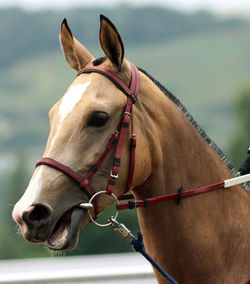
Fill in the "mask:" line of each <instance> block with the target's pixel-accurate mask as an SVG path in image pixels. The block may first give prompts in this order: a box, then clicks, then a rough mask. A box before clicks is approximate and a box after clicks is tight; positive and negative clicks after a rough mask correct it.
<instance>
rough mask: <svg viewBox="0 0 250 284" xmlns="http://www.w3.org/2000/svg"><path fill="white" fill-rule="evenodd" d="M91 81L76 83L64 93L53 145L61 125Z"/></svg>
mask: <svg viewBox="0 0 250 284" xmlns="http://www.w3.org/2000/svg"><path fill="white" fill-rule="evenodd" d="M89 84H90V82H86V83H84V84H81V85H76V86H73V87H71V88H70V89H69V90H68V91H67V93H66V94H65V95H64V97H63V100H62V102H61V104H60V107H59V121H58V125H57V130H56V133H55V135H54V137H53V139H52V141H51V146H52V145H53V144H54V142H55V140H56V136H57V134H58V133H59V131H60V127H61V125H62V123H63V121H64V119H65V118H66V117H67V115H68V114H69V113H70V112H71V111H72V110H73V109H74V107H75V106H76V104H77V103H78V102H79V101H80V100H81V98H82V96H83V94H84V92H85V91H86V89H87V87H88V86H89Z"/></svg>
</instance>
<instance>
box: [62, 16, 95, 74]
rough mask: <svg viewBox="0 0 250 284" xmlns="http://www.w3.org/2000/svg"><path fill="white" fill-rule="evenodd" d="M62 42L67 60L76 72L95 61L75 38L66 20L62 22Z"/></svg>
mask: <svg viewBox="0 0 250 284" xmlns="http://www.w3.org/2000/svg"><path fill="white" fill-rule="evenodd" d="M60 41H61V46H62V50H63V52H64V55H65V57H66V60H67V61H68V63H69V65H70V66H71V67H72V68H73V69H75V70H76V71H79V70H80V69H82V68H84V67H85V66H86V65H87V64H88V63H89V62H90V61H92V60H93V59H94V57H93V56H92V55H91V53H90V52H89V51H88V50H87V49H86V48H85V47H84V46H83V45H82V44H81V43H80V42H79V41H78V40H77V39H76V38H75V37H73V35H72V33H71V31H70V29H69V26H68V23H67V20H66V19H64V20H63V22H62V26H61V34H60Z"/></svg>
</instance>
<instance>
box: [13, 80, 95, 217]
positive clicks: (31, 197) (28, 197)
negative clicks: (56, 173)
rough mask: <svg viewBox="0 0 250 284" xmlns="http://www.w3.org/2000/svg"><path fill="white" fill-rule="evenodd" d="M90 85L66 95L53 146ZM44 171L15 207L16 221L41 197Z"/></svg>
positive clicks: (77, 86) (35, 177) (32, 180)
mask: <svg viewBox="0 0 250 284" xmlns="http://www.w3.org/2000/svg"><path fill="white" fill-rule="evenodd" d="M89 84H90V82H86V83H84V84H80V85H75V86H72V87H71V88H70V89H69V90H68V91H67V92H66V94H65V95H64V97H63V99H62V102H61V104H60V107H59V121H58V125H57V130H56V133H55V135H54V137H53V139H52V142H51V146H52V145H53V144H54V142H55V139H56V136H57V134H58V133H59V130H60V127H61V125H62V123H63V121H64V119H65V118H66V117H67V115H68V114H69V113H70V112H71V111H72V110H73V109H74V107H75V106H76V104H77V103H78V102H79V101H80V100H81V98H82V96H83V94H84V92H85V91H86V89H87V87H88V86H89ZM43 169H44V168H43V167H39V169H38V170H37V172H36V174H35V175H34V176H33V177H32V179H31V181H30V183H29V186H28V188H27V189H26V191H25V193H24V195H23V196H22V198H21V199H20V200H19V201H18V203H17V204H16V205H15V208H14V210H13V217H14V219H16V220H17V218H18V217H20V216H22V213H23V212H24V211H25V210H26V209H27V208H28V207H29V206H31V205H32V204H33V203H34V201H35V200H36V198H38V197H39V195H40V192H41V190H42V186H43V178H44V177H43Z"/></svg>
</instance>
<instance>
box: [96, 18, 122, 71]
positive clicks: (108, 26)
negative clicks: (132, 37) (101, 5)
mask: <svg viewBox="0 0 250 284" xmlns="http://www.w3.org/2000/svg"><path fill="white" fill-rule="evenodd" d="M100 20H101V26H100V33H99V40H100V45H101V48H102V50H103V52H104V53H105V54H106V56H107V57H108V58H109V60H110V61H111V62H112V63H113V64H114V65H115V66H116V67H117V68H118V69H119V70H120V68H121V66H122V62H123V59H124V47H123V43H122V40H121V37H120V35H119V33H118V31H117V29H116V27H115V26H114V24H113V23H112V22H111V21H110V20H109V19H108V18H107V17H105V16H103V15H101V16H100Z"/></svg>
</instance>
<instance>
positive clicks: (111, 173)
mask: <svg viewBox="0 0 250 284" xmlns="http://www.w3.org/2000/svg"><path fill="white" fill-rule="evenodd" d="M110 176H111V177H112V178H115V179H117V178H118V177H119V174H118V173H117V174H116V175H114V174H113V172H112V170H111V171H110Z"/></svg>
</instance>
